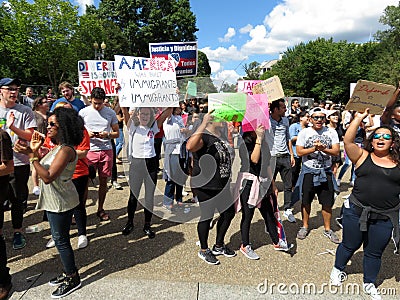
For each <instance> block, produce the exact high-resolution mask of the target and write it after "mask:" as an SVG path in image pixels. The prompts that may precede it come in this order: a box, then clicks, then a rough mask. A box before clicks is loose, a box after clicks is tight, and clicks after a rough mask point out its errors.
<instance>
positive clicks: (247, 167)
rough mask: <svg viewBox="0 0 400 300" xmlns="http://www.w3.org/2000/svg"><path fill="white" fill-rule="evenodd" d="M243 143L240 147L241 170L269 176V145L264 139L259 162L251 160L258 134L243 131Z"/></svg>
mask: <svg viewBox="0 0 400 300" xmlns="http://www.w3.org/2000/svg"><path fill="white" fill-rule="evenodd" d="M242 137H243V143H241V145H240V147H239V156H240V162H241V166H240V172H248V173H251V174H253V175H256V176H261V177H264V178H266V177H267V167H268V164H269V163H270V160H271V153H270V151H269V148H268V145H267V143H266V142H265V140H264V139H263V141H262V143H261V156H260V160H259V161H258V163H256V164H255V163H253V162H252V161H251V155H252V153H253V150H254V147H255V145H256V139H257V138H256V136H255V135H254V134H252V132H245V133H243V136H242Z"/></svg>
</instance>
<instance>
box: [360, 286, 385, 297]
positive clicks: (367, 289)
mask: <svg viewBox="0 0 400 300" xmlns="http://www.w3.org/2000/svg"><path fill="white" fill-rule="evenodd" d="M363 290H364V293H366V294H368V295H369V296H370V297H371V299H373V300H381V299H382V297H381V295H380V293H379V291H378V289H377V288H376V286H375V284H373V283H364V284H363Z"/></svg>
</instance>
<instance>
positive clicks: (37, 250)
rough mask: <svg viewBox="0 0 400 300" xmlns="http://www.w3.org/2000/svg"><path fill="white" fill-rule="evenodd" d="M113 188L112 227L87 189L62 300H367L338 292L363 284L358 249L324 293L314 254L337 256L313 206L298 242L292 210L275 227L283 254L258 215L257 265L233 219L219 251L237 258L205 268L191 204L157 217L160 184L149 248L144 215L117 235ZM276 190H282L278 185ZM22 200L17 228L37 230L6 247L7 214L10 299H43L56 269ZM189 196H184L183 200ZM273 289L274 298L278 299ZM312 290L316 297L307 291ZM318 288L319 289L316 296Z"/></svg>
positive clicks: (392, 269) (117, 198) (393, 261)
mask: <svg viewBox="0 0 400 300" xmlns="http://www.w3.org/2000/svg"><path fill="white" fill-rule="evenodd" d="M119 171H120V175H123V169H122V166H119ZM346 180H347V178H345V180H344V183H342V186H341V189H342V193H341V194H340V195H339V197H338V198H337V201H336V205H335V207H334V210H333V215H334V217H336V216H337V215H338V214H339V212H340V206H341V204H342V201H343V200H342V196H344V195H346V194H348V193H349V191H350V190H349V188H350V187H349V185H348V184H347V183H346ZM119 182H120V183H121V184H122V185H123V187H124V189H123V190H122V191H117V190H115V189H110V190H109V193H108V194H107V199H106V203H105V208H106V210H107V211H108V212H109V213H110V216H111V221H109V222H102V223H100V222H99V220H98V218H97V217H96V214H95V212H96V208H97V203H96V201H95V200H93V199H97V191H96V190H95V188H94V187H93V186H92V185H91V186H90V190H89V197H88V202H87V209H88V215H89V216H88V238H89V241H90V242H89V246H88V247H87V248H85V249H81V250H76V252H75V255H76V262H77V265H78V267H79V268H80V274H81V278H82V287H81V288H80V289H79V290H77V291H75V292H74V293H72V294H71V295H69V296H67V297H66V299H289V297H290V299H369V297H367V296H366V295H365V294H363V292H362V291H359V292H357V290H355V291H354V290H352V289H351V288H352V286H350V285H346V284H352V285H356V286H358V287H361V285H362V252H360V251H359V252H357V253H356V254H355V255H354V257H353V258H352V260H351V265H350V266H348V268H347V272H348V274H349V275H348V279H347V281H346V282H345V286H346V288H347V291H346V290H343V291H342V292H340V291H336V290H333V291H332V292H330V291H329V289H328V287H327V286H324V285H326V283H327V282H328V279H329V273H330V271H331V269H332V266H333V263H334V256H333V255H331V254H329V253H326V254H320V253H322V252H326V249H329V250H333V251H335V250H336V245H335V244H333V243H332V242H330V241H329V240H328V239H327V238H326V237H324V236H323V235H322V231H323V227H322V217H321V212H320V207H319V205H318V204H317V201H314V203H313V212H312V215H311V221H310V228H311V231H310V234H309V236H308V237H307V238H306V239H305V240H302V241H299V240H296V233H297V230H298V228H299V227H300V224H301V223H300V220H301V215H300V212H299V207H298V206H296V207H295V211H294V213H295V217H296V219H297V223H296V224H292V223H289V222H288V221H287V220H284V222H283V223H284V226H285V230H286V234H287V237H288V241H289V242H291V243H294V244H295V247H294V248H293V249H292V250H293V251H292V253H291V254H288V253H282V252H278V251H274V249H273V247H272V242H271V239H270V238H269V236H268V235H266V233H265V230H264V224H263V221H262V219H261V216H260V214H259V212H256V213H255V216H254V220H253V224H252V227H251V234H250V239H251V241H252V243H253V248H254V249H255V251H256V252H257V254H258V255H259V256H260V260H258V261H251V260H248V259H247V258H245V257H244V256H243V255H242V254H241V253H240V252H239V251H238V248H239V246H240V230H239V228H240V215H237V216H236V217H235V219H234V220H233V222H232V225H231V227H230V229H229V231H228V233H227V236H226V243H227V244H228V246H229V247H231V248H232V249H234V250H236V252H237V256H236V257H234V258H227V257H219V259H220V261H221V264H220V265H218V266H213V265H208V264H206V263H205V262H203V261H201V260H200V259H199V258H198V257H197V251H198V250H199V248H198V246H196V242H197V229H196V228H197V227H196V222H195V218H194V217H193V215H192V213H193V214H194V213H195V212H196V209H198V208H197V205H196V204H189V203H187V205H188V206H190V207H191V209H192V211H191V213H189V214H187V215H185V216H182V215H181V216H178V214H179V212H174V213H173V214H172V215H171V214H170V213H168V212H166V211H165V210H163V209H162V208H161V201H162V195H161V193H160V191H163V184H164V183H163V181H162V180H159V181H158V188H159V191H157V193H156V197H155V200H156V213H157V215H158V216H159V217H154V219H153V228H154V230H155V231H156V234H157V235H156V238H155V239H152V240H150V239H148V238H147V237H145V236H144V234H143V232H142V227H143V218H144V216H143V210H142V209H139V210H138V212H137V213H136V216H135V220H134V224H135V229H134V232H133V233H132V234H130V235H129V236H123V235H121V229H122V227H123V226H124V224H125V222H126V203H127V200H128V191H129V190H128V189H129V187H128V186H127V182H126V180H125V179H122V178H121V179H120V180H119ZM278 186H282V185H281V184H279V183H278ZM30 197H31V198H30V201H29V207H30V210H28V212H27V213H26V215H25V219H24V226H29V225H33V224H39V225H40V226H42V227H43V231H41V232H38V233H34V234H26V238H27V246H26V247H25V248H24V249H22V250H13V249H12V245H11V242H12V233H11V229H10V228H11V222H10V213H9V212H7V213H6V215H5V225H4V234H5V237H6V243H7V253H8V258H9V267H10V268H11V272H12V274H13V284H14V287H13V289H12V293H11V297H10V299H50V294H51V292H52V291H53V290H54V287H50V286H49V285H48V284H47V281H48V280H49V279H50V278H52V277H54V275H57V273H58V272H60V271H61V263H60V260H59V257H58V254H57V251H56V249H55V248H53V249H46V247H45V245H46V242H47V240H48V238H49V237H50V231H49V227H48V224H47V223H45V222H42V216H43V213H42V212H41V211H36V210H33V209H32V208H33V207H34V205H35V202H36V198H35V197H34V196H33V195H30ZM190 197H191V195H190V194H189V195H188V196H187V197H185V200H189V199H190ZM282 198H283V193H280V196H279V203H280V204H281V205H282V204H283V199H282ZM161 217H163V218H161ZM166 217H167V218H169V220H166V219H165V218H166ZM178 217H181V218H186V219H187V221H188V222H187V223H184V224H181V223H176V222H173V221H171V220H173V219H176V218H178ZM332 223H333V222H332ZM72 228H73V230H72V231H71V234H72V246H73V248H74V249H76V248H77V231H76V226H73V227H72ZM332 228H333V229H334V230H335V231H337V233H338V235H339V236H341V231H340V230H339V228H338V227H337V226H335V225H333V226H332ZM214 240H215V228H214V229H213V230H211V231H210V237H209V242H210V247H211V246H212V243H213V241H214ZM393 249H394V247H393V245H392V244H390V245H389V246H388V249H387V251H386V252H385V254H384V256H383V260H382V269H381V272H380V274H379V277H378V283H379V287H380V288H381V289H384V290H383V291H384V292H385V294H388V293H392V294H393V293H394V292H396V295H391V296H384V298H383V299H398V298H399V296H398V295H399V293H400V284H399V282H398V281H399V279H400V268H399V265H400V264H399V262H400V261H399V257H398V256H395V255H393ZM278 286H279V288H280V290H281V291H282V292H279V290H278ZM266 287H268V289H267V290H266ZM313 288H315V290H316V291H315V292H313V290H311V292H309V289H313ZM353 288H354V287H353ZM321 289H324V290H323V293H322V292H321ZM297 290H298V291H297ZM302 290H304V291H302ZM282 293H286V295H285V294H282Z"/></svg>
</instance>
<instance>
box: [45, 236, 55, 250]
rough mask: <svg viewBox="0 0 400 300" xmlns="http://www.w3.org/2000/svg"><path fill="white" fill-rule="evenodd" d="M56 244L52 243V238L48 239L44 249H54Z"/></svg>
mask: <svg viewBox="0 0 400 300" xmlns="http://www.w3.org/2000/svg"><path fill="white" fill-rule="evenodd" d="M55 245H56V243H55V242H54V240H53V238H50V239H49V241H48V242H47V244H46V248H53V247H55Z"/></svg>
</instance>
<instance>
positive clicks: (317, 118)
mask: <svg viewBox="0 0 400 300" xmlns="http://www.w3.org/2000/svg"><path fill="white" fill-rule="evenodd" d="M311 118H312V119H313V120H314V121H318V120H325V116H314V117H311Z"/></svg>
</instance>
